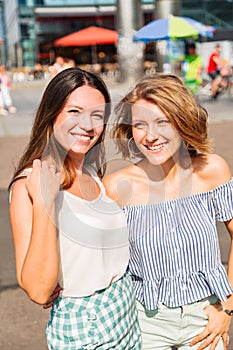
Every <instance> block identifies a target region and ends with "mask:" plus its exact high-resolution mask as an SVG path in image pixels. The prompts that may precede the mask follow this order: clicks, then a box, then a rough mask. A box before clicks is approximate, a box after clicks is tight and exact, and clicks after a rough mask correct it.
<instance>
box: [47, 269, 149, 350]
mask: <svg viewBox="0 0 233 350" xmlns="http://www.w3.org/2000/svg"><path fill="white" fill-rule="evenodd" d="M46 335H47V343H48V348H49V349H53V350H81V349H82V350H86V349H88V350H92V349H99V350H108V349H117V350H127V349H134V350H140V349H142V345H141V334H140V329H139V325H138V319H137V310H136V304H135V296H134V291H133V287H132V281H131V277H130V275H129V274H125V276H123V277H122V278H121V279H120V280H118V281H117V282H115V283H113V284H112V285H111V286H110V287H109V288H106V289H104V290H101V291H99V292H97V293H95V294H94V295H91V296H88V297H84V298H73V297H72V298H71V297H62V298H57V299H56V300H55V302H54V305H53V308H52V310H51V314H50V320H49V322H48V325H47V329H46Z"/></svg>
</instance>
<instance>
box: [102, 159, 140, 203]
mask: <svg viewBox="0 0 233 350" xmlns="http://www.w3.org/2000/svg"><path fill="white" fill-rule="evenodd" d="M136 168H137V166H136V165H134V164H133V165H130V166H127V167H125V168H122V169H120V170H118V171H114V172H113V173H110V174H108V175H106V176H105V177H104V178H103V184H104V186H105V188H106V193H107V195H108V196H109V197H110V198H112V199H113V200H115V201H116V202H119V198H123V196H124V195H125V193H127V192H128V191H129V189H130V188H131V184H132V179H133V176H134V174H135V172H136V171H137V169H136ZM119 204H122V203H119Z"/></svg>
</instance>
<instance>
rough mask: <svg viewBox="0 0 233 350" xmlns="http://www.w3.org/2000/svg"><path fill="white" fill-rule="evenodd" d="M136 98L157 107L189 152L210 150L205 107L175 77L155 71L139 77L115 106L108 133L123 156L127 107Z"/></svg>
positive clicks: (127, 133) (128, 124) (126, 154)
mask: <svg viewBox="0 0 233 350" xmlns="http://www.w3.org/2000/svg"><path fill="white" fill-rule="evenodd" d="M139 99H143V100H145V101H148V102H150V103H154V104H155V105H157V106H158V107H159V108H160V109H161V111H162V112H163V113H164V114H165V115H166V117H167V118H168V120H170V122H171V123H172V124H173V125H174V127H175V128H176V129H177V131H178V133H179V134H180V136H181V137H182V139H183V144H184V146H185V148H186V149H187V150H188V151H189V153H190V155H192V156H193V155H196V154H197V153H198V152H203V153H207V152H209V151H210V149H211V141H210V140H209V139H208V136H207V121H208V113H207V111H206V110H205V109H204V108H203V107H202V106H200V105H199V104H198V103H197V102H196V100H195V97H194V96H193V95H192V93H191V92H190V91H189V90H188V88H187V87H186V86H185V85H184V84H183V82H182V80H181V79H180V78H179V77H177V76H176V75H173V74H163V73H159V74H156V75H154V76H151V77H146V78H142V79H141V80H140V81H139V82H138V83H137V84H136V86H135V87H134V88H133V89H132V90H131V91H130V92H129V93H128V94H127V95H126V96H125V97H124V98H123V99H122V100H121V101H120V103H119V104H118V105H117V106H116V108H115V112H116V115H117V116H118V120H117V122H116V125H115V126H114V128H113V131H112V135H113V138H114V139H116V141H117V145H118V148H119V150H120V151H121V152H122V154H123V157H124V158H127V157H130V152H129V149H128V147H127V142H126V141H127V140H129V139H131V138H132V136H133V135H132V113H131V109H132V105H133V104H134V103H135V102H137V101H138V100H139ZM134 147H136V146H135V145H134ZM135 151H136V149H135ZM137 152H138V150H137Z"/></svg>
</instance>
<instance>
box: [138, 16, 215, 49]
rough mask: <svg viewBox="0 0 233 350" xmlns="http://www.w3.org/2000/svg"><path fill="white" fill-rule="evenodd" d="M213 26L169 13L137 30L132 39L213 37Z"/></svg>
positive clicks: (148, 40)
mask: <svg viewBox="0 0 233 350" xmlns="http://www.w3.org/2000/svg"><path fill="white" fill-rule="evenodd" d="M214 31H215V28H214V27H210V26H206V25H204V24H202V23H201V22H198V21H196V20H194V19H192V18H189V17H178V16H172V15H169V16H168V17H166V18H160V19H157V20H155V21H152V22H150V23H148V24H147V25H145V26H144V27H142V28H141V29H140V30H138V31H137V32H136V33H135V35H134V41H144V42H145V43H147V42H150V41H156V40H170V39H174V40H175V39H185V38H197V37H198V36H199V35H201V36H206V37H213V33H214Z"/></svg>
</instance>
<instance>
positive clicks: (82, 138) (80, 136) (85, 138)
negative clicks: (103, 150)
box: [72, 134, 91, 141]
mask: <svg viewBox="0 0 233 350" xmlns="http://www.w3.org/2000/svg"><path fill="white" fill-rule="evenodd" d="M72 135H73V136H74V137H75V138H76V139H78V140H82V141H89V140H90V139H91V137H90V136H84V135H78V134H72Z"/></svg>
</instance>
